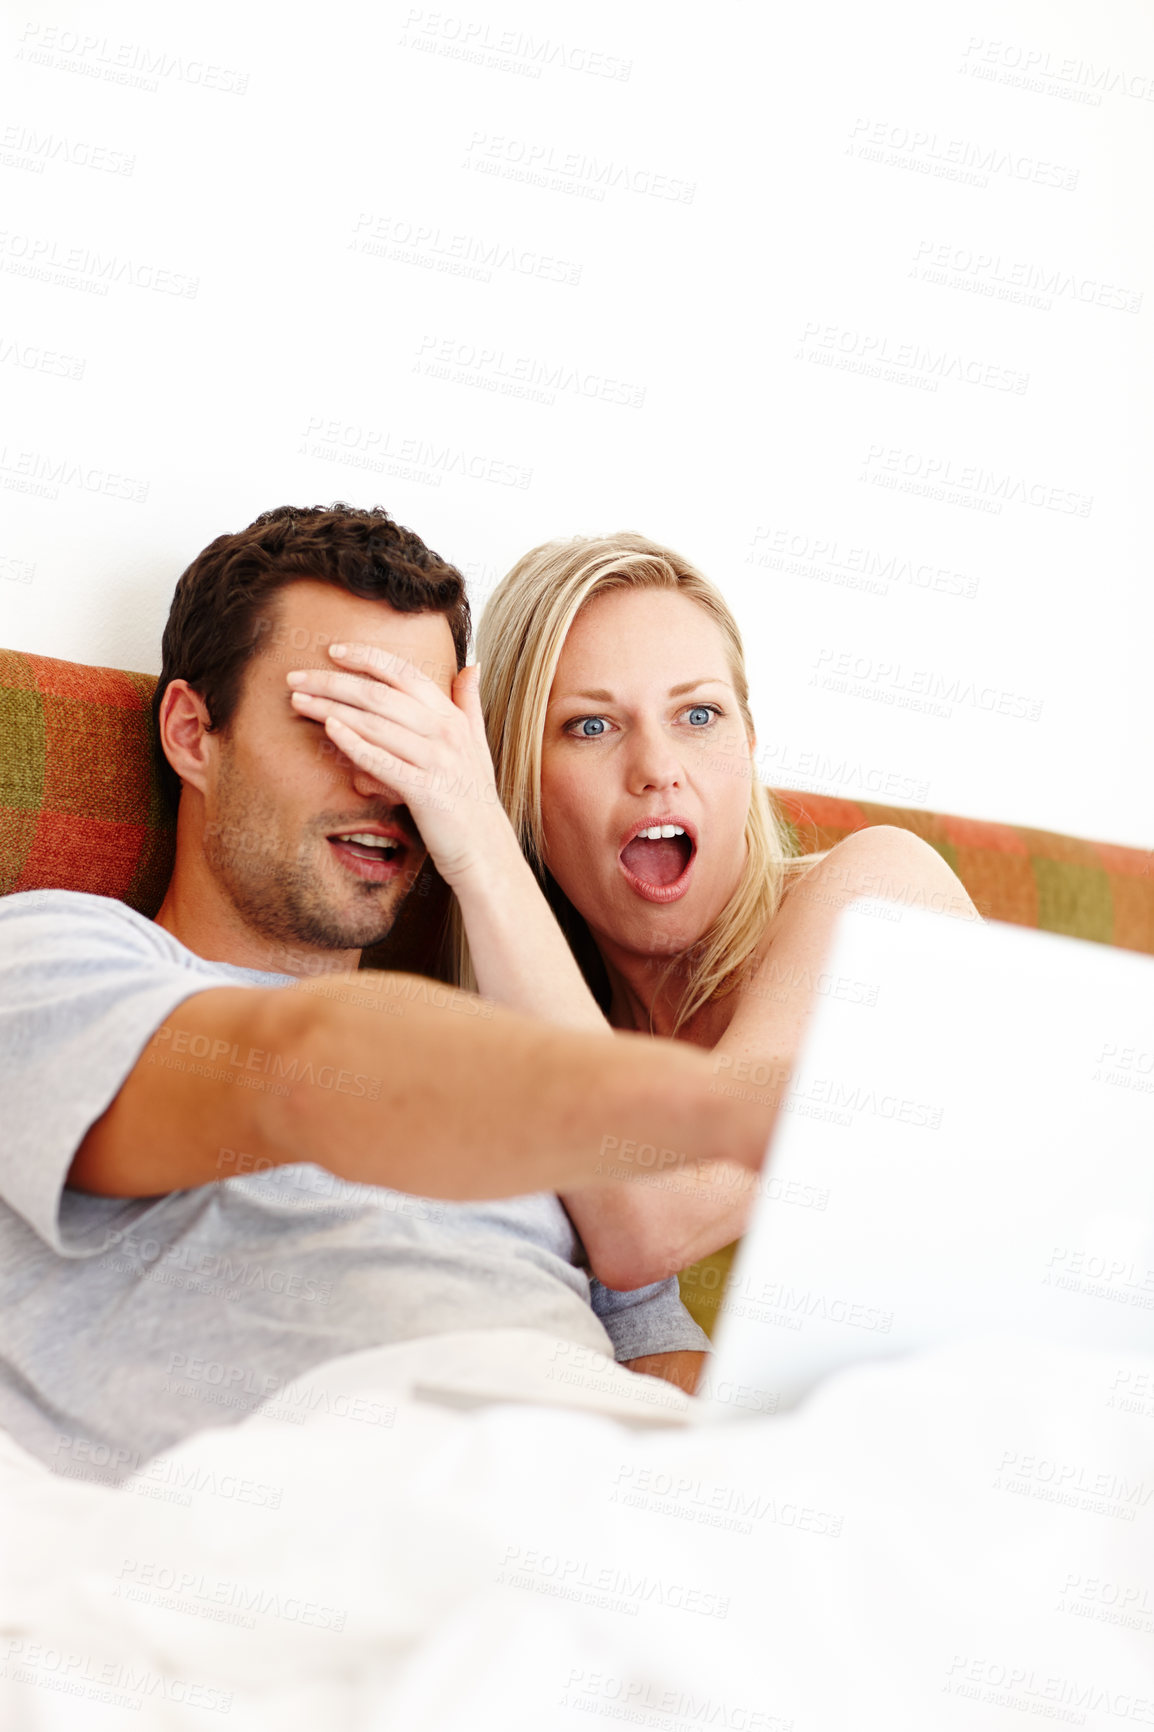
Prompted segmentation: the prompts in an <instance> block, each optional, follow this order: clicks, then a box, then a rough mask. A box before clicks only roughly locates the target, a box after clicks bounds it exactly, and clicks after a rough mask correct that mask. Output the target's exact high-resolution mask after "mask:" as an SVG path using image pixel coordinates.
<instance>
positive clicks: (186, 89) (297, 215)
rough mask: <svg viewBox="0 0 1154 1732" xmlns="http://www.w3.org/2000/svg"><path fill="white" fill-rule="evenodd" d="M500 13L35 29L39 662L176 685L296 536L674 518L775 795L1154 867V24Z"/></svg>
mask: <svg viewBox="0 0 1154 1732" xmlns="http://www.w3.org/2000/svg"><path fill="white" fill-rule="evenodd" d="M453 3H456V0H453ZM460 4H461V7H462V9H461V10H459V11H450V10H434V9H433V8H431V7H428V6H424V5H422V4H420V3H418V0H414V3H412V4H410V3H409V0H402V3H400V4H397V3H390V0H383V3H380V4H378V3H375V0H374V4H372V5H370V4H368V3H367V0H366V3H362V4H353V3H352V0H334V3H332V4H330V5H327V6H325V7H308V8H304V7H292V6H288V7H282V8H280V9H278V10H277V11H275V12H269V11H266V10H265V8H263V7H257V6H254V5H250V6H247V7H245V6H238V5H236V4H235V0H230V3H229V4H227V5H226V4H224V3H223V0H201V3H199V4H198V5H196V6H195V7H194V6H192V5H179V6H169V7H159V8H158V7H155V6H146V5H143V4H132V3H130V0H122V3H111V4H107V5H100V6H97V7H93V6H92V5H91V4H81V3H79V0H75V3H73V0H51V3H45V4H38V3H36V0H31V3H29V4H27V5H26V7H25V9H24V11H20V10H19V9H16V10H15V11H14V12H13V13H12V14H10V16H12V17H14V19H15V23H14V24H13V25H11V26H10V27H9V28H8V30H7V34H6V35H5V36H4V38H3V39H2V42H0V66H3V68H4V71H5V73H6V75H7V77H8V81H9V84H10V89H9V93H8V99H7V101H6V103H5V114H6V116H7V126H6V129H5V130H4V133H3V149H2V152H0V179H2V183H3V192H4V195H5V197H4V210H5V215H4V217H3V219H2V220H3V229H4V232H3V238H2V240H0V275H2V277H3V285H2V286H3V290H4V292H5V304H6V308H7V311H6V314H5V316H4V319H3V321H2V329H0V378H2V381H3V386H4V390H3V399H2V401H3V409H2V419H3V429H2V434H0V440H2V452H3V454H2V458H0V481H2V483H3V487H4V490H5V491H4V494H3V501H2V503H3V508H4V516H3V529H2V531H0V643H3V644H5V645H7V646H10V647H15V648H22V649H28V650H36V651H41V652H44V653H47V654H51V655H58V656H65V657H72V658H75V659H78V660H87V661H94V662H104V663H109V664H113V665H119V666H125V667H132V668H137V669H143V670H147V671H151V672H155V671H156V670H157V668H158V666H159V639H160V633H161V629H162V627H163V623H164V619H165V617H166V613H167V609H168V603H169V599H170V596H171V593H172V588H173V585H174V583H175V580H176V578H177V576H178V575H179V573H180V571H181V570H182V569H183V568H184V566H185V565H186V564H187V562H188V560H189V559H190V558H191V557H192V556H193V555H194V554H195V553H196V552H197V551H198V550H199V549H200V548H201V547H202V546H203V545H204V544H205V543H206V542H207V541H209V540H210V539H211V538H212V537H213V536H215V535H217V534H219V533H220V532H221V531H222V530H225V529H232V528H237V527H240V526H241V525H242V524H244V523H246V522H247V521H249V519H250V518H251V517H252V516H254V515H255V514H256V513H257V512H258V511H259V510H262V509H264V508H266V507H267V506H270V505H273V504H280V503H284V502H288V501H295V502H299V503H318V502H327V501H329V500H332V499H334V498H343V499H347V500H350V501H353V502H354V503H360V504H367V503H373V502H380V503H383V504H385V505H387V506H388V508H389V509H390V511H392V512H393V514H394V515H395V516H397V517H399V518H400V519H401V521H403V522H406V523H410V524H411V525H412V526H413V527H414V528H416V529H417V530H418V531H419V532H420V533H421V534H422V535H423V536H424V537H425V539H426V540H427V541H428V542H429V543H430V544H431V545H432V546H434V547H436V548H437V549H438V550H439V551H440V552H442V553H444V554H445V555H447V556H449V557H450V558H452V559H454V560H456V561H457V562H458V563H460V564H461V565H462V567H463V568H464V569H465V570H466V572H467V573H469V574H470V576H471V577H472V578H473V579H474V580H475V587H476V589H477V591H478V593H479V594H481V595H482V596H483V594H484V592H485V590H486V588H487V587H491V585H492V582H493V581H494V580H495V578H496V577H497V576H498V575H500V574H501V573H502V572H503V571H504V570H505V569H506V568H507V567H508V565H509V564H510V563H511V562H512V560H513V559H514V558H515V557H516V556H517V555H519V554H520V553H521V552H523V551H524V550H525V548H527V547H529V546H531V545H532V544H533V543H535V542H537V541H539V540H542V539H544V538H546V537H549V536H552V535H557V534H561V533H572V532H577V531H585V532H603V531H606V530H611V529H614V528H620V527H631V528H636V529H639V530H641V531H643V532H645V533H647V534H649V535H652V536H655V537H656V538H658V539H660V540H664V541H667V542H668V543H669V544H670V545H672V546H674V547H676V548H679V549H680V550H681V551H683V552H684V553H685V554H687V555H688V556H689V557H690V558H692V559H694V560H695V561H696V562H697V563H699V564H700V565H701V566H702V567H703V568H704V569H705V570H706V571H707V572H709V573H710V574H711V575H712V576H714V577H715V579H716V580H717V581H719V582H720V584H721V585H722V587H723V588H724V589H725V591H726V593H727V594H728V595H729V596H730V598H731V600H732V601H733V603H734V604H735V606H736V608H737V610H738V612H739V617H740V619H741V621H742V624H743V627H744V629H745V631H746V634H747V640H748V647H749V652H750V659H751V663H752V670H753V680H754V690H755V699H756V713H757V719H758V726H759V733H760V738H761V746H762V752H763V767H764V771H765V775H766V779H767V780H769V781H771V782H778V783H794V784H795V785H798V786H805V787H809V788H813V789H819V790H821V791H824V792H829V793H844V794H847V795H851V796H852V795H854V794H858V795H860V796H862V797H866V798H870V797H872V798H875V799H885V798H889V799H890V800H892V801H893V802H894V803H898V804H904V805H923V806H926V807H930V808H932V809H936V810H944V811H953V812H959V813H964V814H970V815H973V816H979V817H987V818H998V819H1005V820H1009V821H1017V822H1020V823H1028V824H1034V825H1038V826H1041V827H1043V828H1050V829H1056V830H1064V831H1068V832H1071V833H1075V834H1081V835H1087V836H1095V837H1098V838H1101V839H1108V840H1114V841H1119V842H1128V843H1132V844H1136V845H1140V846H1150V845H1151V844H1154V781H1152V779H1151V777H1150V775H1149V773H1148V771H1147V768H1146V763H1147V756H1148V740H1149V734H1148V727H1147V718H1148V701H1147V679H1146V662H1147V656H1148V645H1149V643H1150V641H1151V636H1152V633H1151V625H1152V620H1151V612H1152V609H1151V603H1150V599H1149V578H1148V562H1147V559H1146V541H1147V537H1146V536H1145V535H1144V534H1143V533H1142V531H1143V529H1144V527H1145V525H1144V523H1143V521H1142V519H1141V518H1140V512H1141V511H1142V510H1143V507H1144V506H1145V503H1146V499H1147V497H1148V494H1149V474H1150V463H1149V458H1150V445H1151V437H1150V415H1149V386H1150V379H1151V369H1150V348H1149V335H1148V333H1149V326H1150V316H1151V315H1150V294H1151V292H1154V281H1152V276H1154V273H1152V270H1151V247H1152V244H1154V242H1152V239H1151V223H1150V187H1151V156H1152V140H1154V13H1152V12H1151V9H1150V7H1149V4H1148V0H1097V4H1096V5H1095V6H1093V7H1091V6H1089V5H1087V4H1085V0H1082V3H1080V4H1078V5H1075V4H1073V0H1058V3H1055V0H1046V3H1043V0H1009V3H999V4H996V5H995V4H994V3H993V0H986V3H984V4H977V3H974V4H965V5H963V4H959V3H957V0H944V3H942V4H938V5H935V6H927V5H926V4H925V3H924V0H880V4H877V5H873V6H870V7H863V6H860V5H857V4H851V3H850V0H841V3H840V4H839V5H835V6H821V5H818V6H813V7H802V6H797V7H792V6H785V5H773V6H768V5H767V6H757V5H754V4H752V3H751V0H745V3H744V4H743V3H739V0H725V3H722V4H720V5H715V6H713V7H712V8H711V9H709V11H708V13H707V12H706V11H704V10H703V9H702V8H700V7H697V6H692V7H691V6H688V5H683V6H680V7H678V6H672V7H671V6H670V5H668V4H664V3H663V4H661V5H658V4H656V3H651V4H646V5H632V6H631V5H628V4H626V5H620V4H613V5H611V4H608V3H605V0H592V3H589V0H583V3H582V4H580V5H579V4H577V3H576V0H564V3H562V4H554V5H549V6H541V5H536V6H534V5H530V4H528V3H527V0H493V5H492V7H491V8H490V9H485V8H481V9H479V10H478V9H477V7H476V5H475V0H460ZM94 14H95V15H96V17H95V21H94ZM274 17H275V18H278V19H279V21H280V22H279V25H278V28H277V30H276V32H275V33H274V31H273V29H272V27H271V24H270V20H271V19H273V18H274ZM926 701H928V702H929V704H930V707H929V708H928V709H926V708H919V707H917V706H918V705H919V704H920V703H924V702H926Z"/></svg>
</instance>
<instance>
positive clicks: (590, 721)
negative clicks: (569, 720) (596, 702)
mask: <svg viewBox="0 0 1154 1732" xmlns="http://www.w3.org/2000/svg"><path fill="white" fill-rule="evenodd" d="M579 727H580V730H581V733H582V735H583V737H584V738H585V739H587V740H595V739H596V738H597V735H598V734H603V733H604V732H605V722H604V720H603V718H602V717H601V716H586V717H585V718H584V720H583V721H582V722H581V723H580V724H579Z"/></svg>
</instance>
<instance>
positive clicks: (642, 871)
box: [617, 818, 697, 902]
mask: <svg viewBox="0 0 1154 1732" xmlns="http://www.w3.org/2000/svg"><path fill="white" fill-rule="evenodd" d="M696 855H697V839H696V837H695V836H694V835H693V832H692V831H691V830H690V829H689V828H688V826H687V825H685V824H684V823H683V822H682V821H681V820H680V819H679V818H665V819H656V820H654V821H653V822H652V823H649V824H641V825H638V826H637V828H636V829H635V830H634V831H633V833H632V835H631V836H630V837H629V838H628V840H627V841H626V843H625V846H624V847H623V848H622V850H621V852H620V853H619V854H618V856H617V864H618V865H619V866H620V868H621V873H622V876H623V877H624V879H625V882H626V883H627V884H628V885H629V888H630V889H631V890H633V891H635V892H636V893H637V895H638V896H641V897H643V898H644V899H645V901H646V902H676V901H677V900H678V899H679V898H680V897H682V896H684V895H685V892H686V891H687V890H688V889H689V883H690V879H691V878H692V876H693V862H694V859H695V858H696Z"/></svg>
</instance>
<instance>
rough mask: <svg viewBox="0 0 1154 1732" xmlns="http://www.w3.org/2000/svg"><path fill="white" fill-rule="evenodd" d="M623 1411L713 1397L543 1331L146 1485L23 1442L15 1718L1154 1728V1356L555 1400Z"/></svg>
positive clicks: (5, 1594) (391, 1381)
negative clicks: (711, 1419) (68, 1468)
mask: <svg viewBox="0 0 1154 1732" xmlns="http://www.w3.org/2000/svg"><path fill="white" fill-rule="evenodd" d="M421 1382H423V1383H431V1382H439V1383H442V1384H444V1385H446V1386H450V1387H453V1386H455V1387H457V1388H463V1387H465V1386H467V1385H469V1384H470V1383H472V1385H473V1386H474V1387H475V1388H478V1389H480V1390H482V1391H488V1392H492V1391H503V1392H505V1393H507V1394H509V1395H512V1394H514V1393H517V1392H519V1393H520V1394H522V1395H523V1396H526V1397H528V1398H530V1399H529V1401H528V1402H526V1403H515V1402H512V1401H506V1402H501V1403H499V1404H493V1405H485V1406H482V1407H479V1408H477V1409H475V1410H472V1411H467V1410H460V1409H456V1408H453V1407H450V1406H445V1405H441V1404H440V1403H436V1402H432V1401H429V1400H427V1399H416V1398H414V1395H413V1393H412V1391H413V1388H414V1385H415V1384H417V1383H421ZM582 1390H584V1394H582V1393H580V1392H581V1391H582ZM621 1391H625V1392H626V1394H625V1395H624V1396H623V1397H622V1400H623V1401H625V1402H626V1404H628V1401H629V1400H630V1399H631V1400H632V1403H633V1407H634V1410H635V1411H636V1412H638V1413H640V1414H641V1415H649V1416H650V1417H651V1415H652V1411H653V1401H651V1400H649V1399H648V1398H649V1397H650V1396H652V1397H653V1399H654V1400H656V1401H658V1402H664V1403H667V1404H668V1405H669V1406H670V1409H671V1411H672V1410H675V1409H681V1410H683V1411H684V1410H685V1409H687V1407H688V1405H689V1404H688V1403H687V1402H686V1401H685V1399H684V1398H682V1397H680V1396H679V1395H678V1394H677V1393H676V1392H673V1391H668V1392H666V1391H665V1390H664V1388H663V1387H657V1386H656V1385H654V1384H653V1382H652V1380H648V1379H647V1380H639V1379H633V1378H632V1376H631V1374H630V1373H627V1372H624V1371H622V1370H620V1369H619V1368H616V1367H614V1366H612V1365H611V1364H610V1363H609V1362H608V1361H599V1362H595V1361H594V1358H593V1356H590V1355H589V1354H588V1353H587V1352H585V1351H584V1350H578V1349H574V1348H570V1347H566V1346H565V1345H564V1344H562V1343H558V1342H555V1341H554V1340H553V1339H552V1338H551V1337H547V1336H542V1335H540V1334H539V1333H538V1332H536V1331H522V1330H509V1331H499V1332H489V1333H485V1334H462V1335H459V1336H452V1337H442V1338H437V1339H436V1340H432V1341H423V1342H417V1343H409V1344H407V1345H406V1346H404V1347H402V1348H391V1349H380V1350H375V1351H373V1352H368V1353H360V1354H355V1355H351V1356H349V1357H348V1358H347V1359H344V1360H340V1361H336V1362H334V1363H333V1364H332V1365H330V1366H327V1367H324V1368H323V1369H321V1370H320V1371H314V1372H312V1373H310V1374H309V1375H308V1376H307V1377H305V1378H302V1379H301V1380H300V1381H299V1383H298V1384H297V1385H295V1386H293V1388H292V1389H291V1390H290V1391H289V1392H287V1394H286V1393H282V1395H281V1396H280V1397H278V1399H277V1403H276V1407H275V1408H274V1409H272V1410H268V1411H261V1412H258V1413H257V1414H255V1415H253V1416H252V1417H251V1418H249V1419H248V1420H246V1421H245V1422H244V1423H242V1424H241V1425H239V1426H232V1427H220V1428H217V1429H213V1430H207V1431H205V1432H203V1433H201V1434H198V1435H197V1436H196V1437H194V1438H192V1439H191V1440H190V1441H188V1442H187V1443H185V1444H184V1445H183V1446H181V1447H180V1448H179V1449H177V1450H174V1451H173V1452H171V1454H169V1455H168V1456H166V1457H164V1458H161V1459H160V1460H159V1461H158V1462H157V1463H154V1464H152V1466H151V1467H150V1468H149V1469H146V1470H145V1471H144V1472H143V1473H142V1474H140V1475H138V1476H137V1477H136V1479H135V1480H133V1481H130V1482H128V1484H127V1485H126V1486H125V1487H124V1488H123V1489H121V1490H117V1491H114V1490H111V1489H107V1488H105V1487H101V1486H93V1485H91V1484H87V1483H83V1482H81V1481H78V1480H71V1479H66V1478H61V1477H60V1476H59V1475H57V1474H54V1473H51V1472H49V1471H48V1470H47V1469H46V1468H44V1467H42V1466H41V1465H40V1464H38V1463H36V1462H33V1461H32V1460H31V1459H30V1458H29V1457H27V1456H26V1455H25V1454H24V1453H23V1452H22V1451H21V1450H19V1449H18V1448H17V1447H16V1446H15V1444H13V1443H11V1442H10V1441H7V1440H5V1441H3V1442H0V1530H2V1533H3V1547H2V1552H3V1561H2V1564H0V1571H2V1573H0V1725H2V1726H3V1727H4V1728H5V1732H90V1729H91V1732H96V1729H100V1732H104V1729H105V1728H107V1729H109V1732H112V1729H115V1732H121V1729H122V1728H124V1727H126V1726H133V1727H143V1728H147V1729H148V1732H151V1729H152V1728H154V1727H155V1728H165V1729H168V1728H172V1729H173V1732H185V1729H186V1728H193V1727H198V1728H205V1727H212V1726H223V1727H232V1728H237V1729H239V1732H295V1729H296V1728H298V1727H299V1728H302V1729H304V1728H308V1729H309V1732H321V1729H324V1732H328V1729H329V1728H339V1729H340V1732H362V1729H363V1732H370V1729H371V1732H378V1729H380V1732H383V1729H384V1728H389V1729H394V1728H396V1729H398V1732H399V1729H403V1732H458V1729H459V1732H477V1729H478V1728H490V1727H492V1728H499V1729H500V1732H521V1729H522V1728H523V1729H524V1732H553V1729H554V1728H557V1729H558V1732H560V1729H562V1728H564V1729H567V1732H569V1729H579V1732H588V1729H589V1728H591V1727H593V1726H595V1725H596V1724H598V1723H599V1722H600V1723H604V1724H606V1725H613V1724H621V1725H635V1726H649V1727H655V1728H656V1727H659V1728H666V1729H668V1732H702V1729H706V1728H708V1729H714V1728H719V1727H720V1728H725V1729H727V1732H784V1729H785V1728H791V1729H792V1732H850V1729H851V1728H852V1729H853V1732H867V1729H869V1732H872V1729H873V1728H878V1729H882V1728H884V1729H885V1732H906V1729H907V1728H908V1729H909V1732H931V1729H936V1728H942V1729H943V1732H953V1729H955V1728H956V1729H958V1732H963V1729H964V1732H973V1729H977V1732H985V1729H986V1728H1022V1727H1024V1726H1030V1725H1038V1724H1042V1723H1049V1724H1055V1725H1081V1726H1085V1727H1088V1728H1090V1729H1091V1732H1096V1729H1099V1728H1100V1729H1102V1732H1105V1729H1107V1728H1115V1729H1117V1728H1119V1727H1122V1726H1126V1725H1152V1724H1154V1659H1152V1651H1154V1642H1152V1640H1151V1636H1152V1634H1154V1357H1151V1358H1145V1359H1121V1358H1119V1357H1118V1356H1116V1355H1106V1354H1094V1353H1089V1352H1084V1351H1082V1352H1072V1351H1064V1350H1061V1349H1056V1348H1041V1347H1035V1346H1031V1345H1030V1344H1028V1343H1021V1342H1017V1341H1015V1340H1013V1339H1005V1338H1000V1339H997V1340H990V1339H974V1340H969V1341H964V1342H960V1343H955V1344H953V1345H951V1346H949V1347H945V1348H941V1349H938V1350H935V1351H932V1352H924V1353H921V1354H917V1355H914V1356H910V1357H907V1358H905V1359H901V1360H895V1361H892V1362H889V1363H886V1364H882V1365H873V1366H868V1367H862V1368H859V1369H855V1370H852V1371H849V1372H845V1373H842V1374H840V1375H838V1376H836V1377H833V1378H831V1379H829V1380H828V1381H827V1382H826V1383H824V1384H823V1385H822V1386H821V1387H820V1389H818V1390H817V1391H816V1393H815V1394H814V1395H813V1396H812V1397H811V1398H810V1399H809V1400H808V1401H807V1402H806V1403H805V1404H804V1405H803V1406H802V1407H801V1408H800V1409H798V1410H797V1411H796V1412H794V1413H792V1414H789V1415H787V1416H783V1417H777V1418H759V1419H741V1420H736V1421H733V1422H732V1423H728V1424H720V1425H711V1426H708V1427H700V1428H699V1427H685V1426H682V1427H678V1426H676V1425H671V1426H670V1427H668V1428H662V1429H653V1427H652V1426H651V1425H649V1426H644V1425H642V1426H633V1425H626V1424H622V1423H619V1422H618V1420H616V1419H614V1418H611V1417H609V1416H608V1414H607V1413H604V1412H598V1411H595V1410H593V1409H592V1408H591V1409H590V1410H589V1411H586V1412H581V1411H576V1410H574V1409H572V1408H568V1409H566V1408H560V1407H557V1406H550V1405H548V1403H549V1402H556V1401H557V1400H558V1398H559V1392H560V1395H561V1397H562V1398H563V1399H565V1400H568V1401H574V1400H577V1401H580V1400H582V1399H584V1400H587V1401H591V1402H595V1403H600V1404H602V1405H605V1404H608V1403H611V1402H612V1401H614V1400H615V1399H616V1398H617V1396H616V1394H615V1392H621ZM575 1392H577V1393H575Z"/></svg>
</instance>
